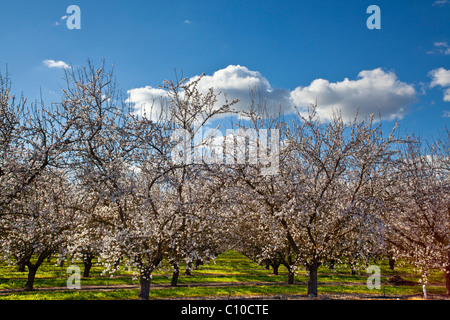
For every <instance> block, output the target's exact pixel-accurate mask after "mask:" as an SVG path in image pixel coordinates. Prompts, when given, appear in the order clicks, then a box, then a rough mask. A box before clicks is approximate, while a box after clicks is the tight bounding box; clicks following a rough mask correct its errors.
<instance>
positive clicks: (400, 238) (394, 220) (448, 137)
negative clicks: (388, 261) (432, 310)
mask: <svg viewBox="0 0 450 320" xmlns="http://www.w3.org/2000/svg"><path fill="white" fill-rule="evenodd" d="M449 142H450V134H449V131H446V132H445V134H444V135H442V137H441V138H440V139H438V140H436V141H434V142H433V143H427V142H426V141H421V140H420V139H413V142H410V143H409V144H408V145H407V147H406V148H405V150H403V153H402V160H403V166H402V167H399V169H400V170H399V171H400V172H401V179H400V180H399V184H398V188H399V189H400V190H401V192H400V193H399V196H398V198H397V201H398V202H397V205H396V207H395V211H393V212H392V213H391V219H390V230H391V232H393V234H395V235H396V238H392V239H391V242H392V243H393V244H394V245H395V246H396V247H397V249H398V250H397V255H398V256H399V257H400V258H406V259H407V260H408V261H410V262H411V263H412V264H413V265H415V266H416V267H417V269H419V270H420V272H421V273H422V276H423V281H424V282H425V284H426V283H427V273H428V271H429V270H430V269H432V268H438V269H441V270H442V271H443V272H444V274H445V279H446V288H447V295H450V180H449V177H450V165H449V164H450V160H449V159H450V151H449V150H450V143H449Z"/></svg>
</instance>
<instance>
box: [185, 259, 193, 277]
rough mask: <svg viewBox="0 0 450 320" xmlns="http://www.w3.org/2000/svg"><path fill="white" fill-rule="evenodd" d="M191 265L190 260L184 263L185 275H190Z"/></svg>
mask: <svg viewBox="0 0 450 320" xmlns="http://www.w3.org/2000/svg"><path fill="white" fill-rule="evenodd" d="M191 267H192V262H188V263H187V265H186V271H185V272H184V274H185V275H186V276H190V275H191V274H192V273H191Z"/></svg>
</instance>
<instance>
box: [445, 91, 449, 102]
mask: <svg viewBox="0 0 450 320" xmlns="http://www.w3.org/2000/svg"><path fill="white" fill-rule="evenodd" d="M444 101H447V102H450V88H447V89H446V90H445V91H444Z"/></svg>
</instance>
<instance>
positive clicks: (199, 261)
mask: <svg viewBox="0 0 450 320" xmlns="http://www.w3.org/2000/svg"><path fill="white" fill-rule="evenodd" d="M201 265H203V261H202V260H200V259H197V261H195V267H194V270H198V268H199V267H200V266H201Z"/></svg>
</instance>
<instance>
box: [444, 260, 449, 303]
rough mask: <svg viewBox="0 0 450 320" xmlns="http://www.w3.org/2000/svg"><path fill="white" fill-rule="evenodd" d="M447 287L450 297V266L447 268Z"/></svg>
mask: <svg viewBox="0 0 450 320" xmlns="http://www.w3.org/2000/svg"><path fill="white" fill-rule="evenodd" d="M445 271H446V273H445V287H446V288H447V293H446V294H447V295H448V296H450V265H448V266H447V268H445Z"/></svg>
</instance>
